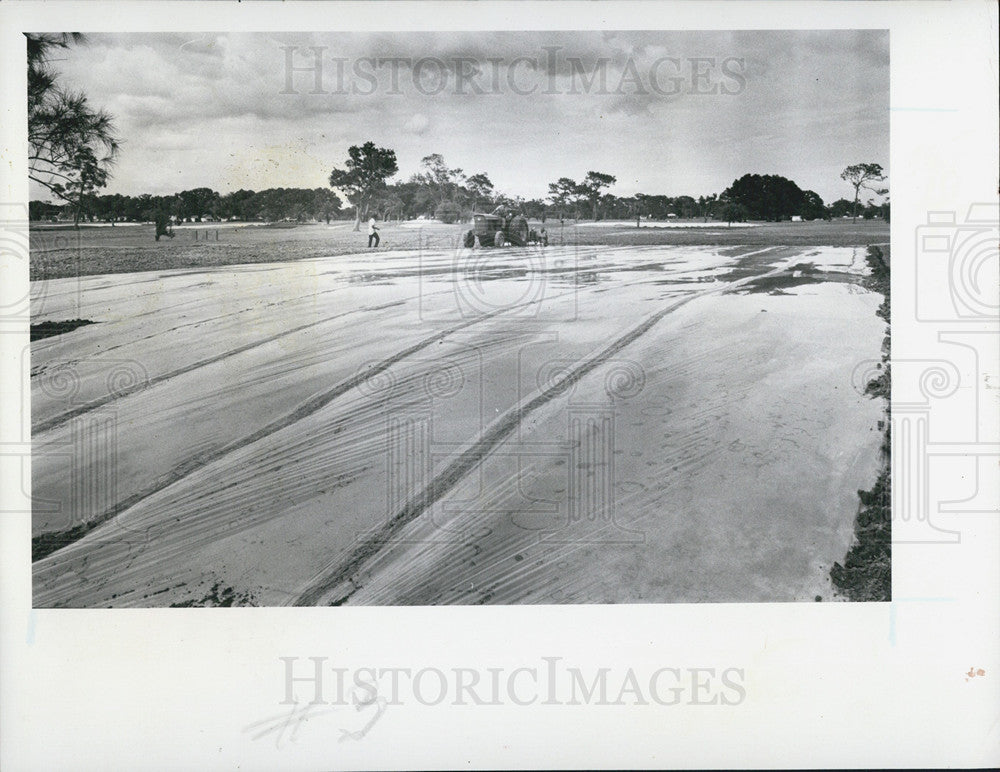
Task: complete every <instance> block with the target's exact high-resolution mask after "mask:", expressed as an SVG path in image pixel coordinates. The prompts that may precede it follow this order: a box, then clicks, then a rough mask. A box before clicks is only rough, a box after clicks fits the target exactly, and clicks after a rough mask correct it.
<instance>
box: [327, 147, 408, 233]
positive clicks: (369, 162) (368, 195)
mask: <svg viewBox="0 0 1000 772" xmlns="http://www.w3.org/2000/svg"><path fill="white" fill-rule="evenodd" d="M344 166H345V167H346V168H344V169H337V168H335V169H334V170H333V171H332V172H330V187H332V188H339V189H340V190H341V191H343V192H344V194H345V195H346V196H347V199H348V200H349V201H350V202H351V204H352V205H353V206H354V230H355V231H358V230H360V229H361V218H362V217H367V216H368V208H369V206H370V205H371V202H372V199H373V198H374V197H375V196H376V195H377V194H378V193H379V192H380V191H382V190H383V189H384V188H385V186H386V185H385V182H386V180H387V179H389V178H390V177H392V176H393V175H394V174H395V173H396V172H398V171H399V166H397V164H396V152H395V151H394V150H389V149H388V148H383V147H375V143H374V142H365V144H363V145H361V146H360V147H359V146H357V145H352V146H351V147H350V148H348V150H347V161H346V163H345V164H344Z"/></svg>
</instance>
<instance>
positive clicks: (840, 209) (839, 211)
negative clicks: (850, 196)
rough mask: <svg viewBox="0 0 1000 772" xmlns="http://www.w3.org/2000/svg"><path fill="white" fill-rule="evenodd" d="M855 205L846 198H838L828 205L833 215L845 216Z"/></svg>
mask: <svg viewBox="0 0 1000 772" xmlns="http://www.w3.org/2000/svg"><path fill="white" fill-rule="evenodd" d="M853 207H854V205H853V204H852V203H851V202H850V201H848V200H847V199H846V198H838V199H837V200H836V201H834V202H833V203H832V204H830V206H828V207H827V212H828V213H829V215H830V216H831V217H844V216H845V215H849V214H850V213H851V210H852V209H853Z"/></svg>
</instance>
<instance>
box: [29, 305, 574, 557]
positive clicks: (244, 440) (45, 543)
mask: <svg viewBox="0 0 1000 772" xmlns="http://www.w3.org/2000/svg"><path fill="white" fill-rule="evenodd" d="M560 296H561V295H558V296H556V297H560ZM544 300H547V301H550V300H552V298H551V297H549V298H545V299H544ZM405 302H406V301H395V302H393V303H388V304H386V305H385V306H380V307H369V308H366V309H356V310H355V311H349V312H347V313H356V312H357V310H376V309H377V308H389V307H392V306H395V305H400V304H403V303H405ZM540 302H543V301H542V300H532V301H528V302H526V303H519V304H516V305H511V306H505V307H503V308H498V309H496V310H494V311H491V312H489V313H485V314H481V315H479V316H476V317H473V318H471V319H467V320H465V321H463V322H460V323H459V324H456V325H453V326H452V327H449V328H447V329H444V330H441V331H439V332H436V333H434V334H433V335H431V336H429V337H427V338H424V339H422V340H420V341H418V342H417V343H414V344H413V345H411V346H409V347H407V348H405V349H403V350H402V351H399V352H397V353H395V354H393V355H392V356H391V357H387V358H386V359H383V360H382V361H381V362H378V363H377V364H374V365H372V366H371V367H369V368H367V369H366V370H364V371H362V372H359V373H356V374H355V375H353V376H351V377H350V378H346V379H344V380H342V381H340V382H339V383H337V384H336V385H335V386H333V387H331V388H329V389H327V390H326V391H322V392H320V393H318V394H316V395H315V396H313V397H311V398H309V399H308V400H306V401H305V402H303V403H302V404H301V405H299V406H298V407H297V408H296V409H295V410H293V411H292V412H290V413H288V414H286V415H284V416H281V417H280V418H277V419H275V420H273V421H271V422H270V423H268V424H266V425H265V426H263V427H261V428H260V429H257V430H256V431H254V432H252V433H250V434H248V435H246V436H244V437H241V438H239V439H237V440H234V441H232V442H230V443H228V444H227V445H224V446H222V447H220V448H216V449H214V450H211V451H206V452H204V453H200V454H198V455H195V456H192V457H190V458H188V459H186V460H185V461H184V462H182V463H181V464H178V465H177V466H176V467H174V468H173V469H171V470H170V471H169V472H167V473H166V474H164V475H161V476H160V477H158V478H157V479H156V480H154V481H153V482H151V483H150V484H149V485H147V486H146V487H144V488H142V489H140V490H138V491H136V492H135V493H133V494H132V495H130V496H128V497H126V498H125V499H122V500H121V501H119V502H115V503H114V504H112V505H111V506H110V507H108V509H106V510H105V511H104V512H102V513H101V514H100V515H98V516H97V517H95V518H93V519H91V520H89V521H87V522H86V523H82V524H80V525H77V526H75V527H73V528H70V529H66V530H63V531H55V532H53V531H49V532H46V533H41V534H38V535H37V536H34V537H33V538H32V540H31V543H32V550H31V551H32V554H31V560H32V562H33V563H34V562H37V561H39V560H41V559H43V558H45V557H47V556H48V555H51V554H52V553H54V552H56V551H58V550H60V549H62V548H63V547H65V546H68V545H69V544H72V543H73V542H76V541H78V540H79V539H82V538H83V537H84V536H86V535H87V534H88V533H90V532H91V531H93V530H95V529H96V528H99V527H100V526H101V525H103V524H104V523H106V522H108V521H109V520H111V519H113V518H115V517H117V516H118V515H120V514H121V513H123V512H125V511H126V510H128V509H130V508H131V507H133V506H135V505H136V504H138V503H139V502H140V501H142V500H144V499H146V498H148V497H150V496H152V495H154V494H155V493H158V492H159V491H161V490H163V489H164V488H167V487H169V486H171V485H173V484H174V483H176V482H178V481H180V480H181V479H183V478H184V477H187V476H188V475H189V474H191V473H192V472H195V471H197V470H199V469H202V468H204V467H206V466H208V465H209V464H211V463H213V462H215V461H217V460H219V459H220V458H223V457H224V456H226V455H228V454H230V453H232V452H234V451H237V450H240V449H241V448H244V447H246V446H248V445H251V444H253V443H255V442H257V441H258V440H261V439H263V438H264V437H267V436H268V435H271V434H273V433H275V432H278V431H280V430H282V429H285V428H287V427H288V426H291V425H292V424H294V423H296V422H298V421H300V420H302V419H303V418H305V417H306V416H308V415H311V414H312V413H315V412H316V411H317V410H320V409H322V408H324V407H326V406H327V405H328V404H330V403H331V402H333V401H334V400H335V399H337V398H338V397H340V396H342V395H343V394H345V393H347V392H349V391H351V390H352V389H354V388H356V387H357V386H358V385H360V384H361V383H363V382H364V381H366V380H368V379H370V378H371V377H373V376H375V375H378V374H380V373H382V372H384V371H385V370H388V369H389V368H390V367H392V366H393V365H395V364H397V363H398V362H401V361H402V360H404V359H406V358H408V357H411V356H413V355H414V354H416V353H418V352H420V351H422V350H423V349H426V348H428V347H430V346H433V345H434V344H435V343H438V342H439V341H441V340H444V339H445V338H447V337H449V336H450V335H453V334H455V333H456V332H460V331H462V330H464V329H467V328H468V327H471V326H473V325H475V324H479V323H480V322H483V321H486V320H488V319H491V318H493V317H496V316H499V315H501V314H504V313H508V312H510V311H514V310H517V309H520V308H525V307H527V306H531V305H536V304H537V303H540ZM344 315H346V314H341V315H340V316H344ZM319 323H320V322H314V323H310V324H308V325H304V327H306V328H307V327H311V326H313V325H314V324H319ZM290 332H292V331H286V332H283V333H280V334H279V335H277V336H272V338H273V337H281V336H282V335H286V334H289V333H290ZM260 343H261V342H255V343H253V344H248V346H246V347H243V349H242V350H245V349H246V348H251V347H253V346H256V345H260ZM233 353H238V350H237V351H234V352H226V354H223V355H220V356H219V357H215V358H213V359H212V360H211V361H217V360H218V359H221V358H225V357H226V356H230V355H232V354H233ZM200 364H204V363H200ZM200 364H195V365H189V366H187V367H185V368H182V370H183V371H184V372H186V371H188V370H191V369H194V367H196V366H200ZM179 374H180V372H175V373H173V375H179ZM165 378H166V376H163V377H161V378H160V379H159V380H165ZM119 396H120V395H119ZM105 401H107V400H105ZM102 404H103V403H102ZM83 407H87V406H83ZM87 409H92V408H90V407H87ZM81 412H83V411H81Z"/></svg>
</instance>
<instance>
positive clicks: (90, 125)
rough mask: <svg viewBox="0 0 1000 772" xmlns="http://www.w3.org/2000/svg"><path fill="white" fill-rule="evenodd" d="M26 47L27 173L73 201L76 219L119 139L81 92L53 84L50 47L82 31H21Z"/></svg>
mask: <svg viewBox="0 0 1000 772" xmlns="http://www.w3.org/2000/svg"><path fill="white" fill-rule="evenodd" d="M25 37H27V49H28V178H29V179H31V180H33V181H35V182H37V183H38V184H39V185H42V186H43V187H45V188H47V189H48V190H50V191H52V193H54V194H55V195H56V196H58V197H59V198H61V199H63V200H64V201H66V202H68V203H69V204H71V205H72V206H73V211H74V225H75V224H77V223H78V222H79V218H80V213H81V211H82V208H83V204H84V199H85V197H87V196H89V195H92V194H93V193H94V191H96V190H98V189H100V188H102V187H104V185H106V184H107V181H108V178H109V177H110V174H111V167H112V165H113V164H114V161H115V158H116V157H117V155H118V150H119V139H118V136H117V133H116V131H115V128H114V124H113V122H112V119H111V116H110V115H109V114H108V113H106V112H104V111H103V110H94V109H92V108H91V106H90V104H89V102H88V101H87V97H86V96H85V95H84V94H82V93H73V92H70V91H66V90H64V89H63V88H61V87H60V86H59V85H58V82H57V75H56V73H55V72H53V71H52V69H51V68H50V67H49V63H50V60H51V55H52V53H53V51H55V50H58V49H65V48H68V47H69V46H70V44H71V43H80V42H83V40H84V38H83V36H82V35H80V34H77V33H66V34H61V35H37V34H28V33H26V34H25Z"/></svg>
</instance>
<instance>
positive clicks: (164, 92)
mask: <svg viewBox="0 0 1000 772" xmlns="http://www.w3.org/2000/svg"><path fill="white" fill-rule="evenodd" d="M289 62H290V63H291V64H292V66H293V67H294V68H296V69H295V70H294V71H292V72H289V70H288V64H289ZM54 66H55V67H57V69H58V70H59V72H60V73H61V74H62V77H63V80H64V82H65V84H66V85H67V86H70V87H72V88H74V89H79V90H83V91H84V92H86V93H87V94H88V96H89V97H90V99H91V101H92V102H93V104H95V105H97V106H101V107H104V108H105V109H106V110H108V111H109V112H110V113H112V114H113V115H114V116H115V119H116V124H117V127H118V130H119V133H120V134H121V136H122V137H123V139H124V144H123V149H122V153H121V157H120V160H119V163H118V166H117V169H116V172H115V176H114V179H113V180H112V182H111V183H110V184H109V186H108V188H107V191H106V192H110V193H124V194H133V195H134V194H138V193H143V192H149V193H158V194H163V193H172V192H175V191H178V190H183V189H186V188H193V187H201V186H205V187H211V188H214V189H215V190H218V191H220V192H223V193H225V192H229V191H232V190H237V189H239V188H249V189H254V190H260V189H263V188H267V187H317V186H325V185H326V184H327V179H328V176H329V173H330V169H331V168H333V167H334V166H335V165H342V164H343V161H344V158H345V155H346V151H347V148H348V147H349V146H350V145H355V144H362V143H363V142H365V141H367V140H372V141H374V142H375V143H376V144H378V145H380V146H383V147H389V148H392V149H394V150H395V151H396V154H397V157H398V159H399V166H400V174H399V175H398V176H397V178H396V179H407V178H408V177H409V176H410V175H411V174H413V173H415V172H417V171H418V169H419V164H420V159H421V158H422V157H424V156H426V155H429V154H431V153H440V154H441V155H443V156H444V158H445V161H446V162H447V163H448V165H449V166H453V167H460V168H462V169H463V170H464V171H465V172H466V173H467V174H473V173H476V172H486V173H487V174H488V175H489V176H490V178H491V179H492V180H493V182H494V184H495V185H496V187H497V189H498V190H501V191H503V192H505V193H507V194H509V195H521V196H524V197H526V198H533V197H541V196H544V195H546V193H547V188H548V183H549V182H552V181H554V180H556V179H557V178H559V177H564V176H565V177H572V178H574V179H577V180H579V179H581V178H582V177H583V176H584V175H585V174H586V173H587V172H588V171H589V170H595V171H600V172H606V173H608V174H612V175H614V176H615V177H617V179H618V182H617V184H616V186H615V187H614V188H612V192H614V193H616V194H618V195H631V194H633V193H640V192H641V193H663V194H666V195H680V194H690V195H694V196H698V195H700V194H707V193H717V192H721V191H722V190H723V189H724V188H725V187H727V186H728V185H729V184H730V183H731V182H732V181H733V180H734V179H735V178H736V177H739V176H741V175H743V174H745V173H748V172H756V173H761V174H765V173H773V174H781V175H783V176H786V177H789V178H791V179H793V180H795V181H796V182H797V183H798V184H799V186H800V187H802V188H805V189H812V190H815V191H816V192H817V193H819V194H820V195H821V196H822V197H823V198H824V200H826V201H832V200H834V199H836V198H840V197H848V194H849V193H850V189H849V188H848V187H847V186H846V183H843V182H842V181H841V180H840V179H839V174H840V171H841V170H842V169H843V168H844V166H846V165H847V164H851V163H859V162H867V161H871V162H877V163H881V164H882V165H883V166H884V167H886V169H887V170H888V161H889V157H888V156H889V110H888V106H889V40H888V33H887V32H883V31H819V32H734V33H728V32H677V33H670V32H603V33H602V32H560V33H552V32H544V33H524V32H517V33H495V32H494V33H478V32H477V33H441V34H429V33H383V34H367V33H337V34H316V33H307V34H290V33H273V34H272V33H237V34H231V33H225V34H223V33H219V34H215V33H211V34H208V33H191V34H179V33H171V34H91V35H89V36H88V40H87V42H86V44H85V45H80V46H74V47H73V48H71V49H70V50H69V51H67V52H64V53H61V54H60V61H58V62H56V63H55V65H54ZM318 79H319V80H318ZM289 87H290V88H289ZM32 193H33V197H43V196H41V195H40V192H39V191H36V190H33V191H32Z"/></svg>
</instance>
